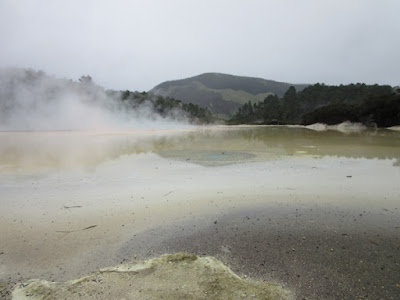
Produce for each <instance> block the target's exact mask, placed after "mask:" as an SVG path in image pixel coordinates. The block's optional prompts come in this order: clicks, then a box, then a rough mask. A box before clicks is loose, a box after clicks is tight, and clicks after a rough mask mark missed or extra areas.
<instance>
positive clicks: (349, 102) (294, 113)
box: [229, 83, 400, 127]
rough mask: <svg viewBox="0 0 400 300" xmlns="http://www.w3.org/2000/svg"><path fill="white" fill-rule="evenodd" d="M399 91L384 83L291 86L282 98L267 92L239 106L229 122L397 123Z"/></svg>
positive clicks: (399, 117)
mask: <svg viewBox="0 0 400 300" xmlns="http://www.w3.org/2000/svg"><path fill="white" fill-rule="evenodd" d="M399 94H400V90H398V89H397V90H393V88H392V87H391V86H388V85H376V84H375V85H366V84H360V83H357V84H349V85H340V86H328V85H324V84H319V83H317V84H314V85H311V86H309V87H307V88H305V89H304V90H302V91H300V92H297V91H296V89H295V88H294V87H293V86H291V87H290V88H289V89H288V90H287V91H286V93H285V94H284V96H283V97H281V98H279V97H278V96H276V95H270V96H268V97H266V98H265V99H264V101H260V102H258V103H254V104H252V103H251V102H250V101H249V102H247V103H245V104H244V105H243V106H241V107H240V108H239V109H238V110H237V112H236V113H235V114H234V116H233V117H232V118H231V119H230V120H229V123H230V124H242V123H246V124H304V125H308V124H312V123H318V122H321V123H326V124H328V125H330V124H337V123H341V122H344V121H352V122H361V123H364V124H366V125H368V126H378V127H388V126H394V125H399V124H400V95H399Z"/></svg>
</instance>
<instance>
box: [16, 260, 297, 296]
mask: <svg viewBox="0 0 400 300" xmlns="http://www.w3.org/2000/svg"><path fill="white" fill-rule="evenodd" d="M291 298H292V295H291V294H290V293H289V292H288V291H286V290H284V289H283V288H282V287H281V286H279V285H277V284H273V283H267V282H261V281H253V280H249V279H242V278H240V277H239V276H238V275H236V274H235V273H233V272H232V271H231V270H230V269H229V268H228V267H227V266H225V265H224V264H223V263H222V262H220V261H219V260H217V259H215V258H213V257H211V256H207V257H198V256H196V255H194V254H189V253H176V254H166V255H162V256H160V257H158V258H154V259H150V260H146V261H142V262H139V263H133V264H124V265H120V266H117V267H113V268H105V269H101V270H99V271H97V272H94V273H92V274H90V275H88V276H86V277H83V278H80V279H77V280H71V281H67V282H65V283H58V282H49V281H45V280H38V279H34V280H30V281H29V282H27V283H20V284H18V285H17V286H16V287H15V289H14V291H13V293H12V299H31V300H33V299H291Z"/></svg>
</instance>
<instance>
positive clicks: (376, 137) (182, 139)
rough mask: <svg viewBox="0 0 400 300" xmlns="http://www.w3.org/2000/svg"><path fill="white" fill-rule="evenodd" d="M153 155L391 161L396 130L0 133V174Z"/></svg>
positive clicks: (199, 160)
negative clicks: (340, 158) (331, 157)
mask: <svg viewBox="0 0 400 300" xmlns="http://www.w3.org/2000/svg"><path fill="white" fill-rule="evenodd" d="M139 153H155V154H157V155H160V156H162V157H165V158H168V159H174V160H181V161H187V162H190V163H196V164H200V165H205V166H217V165H227V164H233V163H240V162H252V161H266V160H276V159H280V158H283V157H288V156H313V157H325V156H333V157H346V158H367V159H393V160H395V162H394V164H395V165H399V159H400V132H396V131H391V130H386V129H379V130H364V131H361V132H352V133H342V132H338V131H333V130H328V131H323V132H318V131H314V130H310V129H307V128H290V127H273V126H272V127H252V126H247V127H223V126H221V127H204V128H195V129H192V130H183V131H180V130H165V131H153V132H152V131H147V132H143V131H142V132H134V131H123V132H87V131H68V132H0V172H2V173H14V172H19V173H25V172H27V173H29V172H32V173H35V172H40V171H43V170H46V169H47V170H52V169H57V170H63V169H70V168H89V169H90V168H95V167H96V166H99V165H101V164H102V163H104V162H107V161H110V160H115V159H117V158H119V157H121V156H125V155H132V154H139Z"/></svg>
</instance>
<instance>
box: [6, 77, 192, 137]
mask: <svg viewBox="0 0 400 300" xmlns="http://www.w3.org/2000/svg"><path fill="white" fill-rule="evenodd" d="M119 97H120V93H119V92H116V93H107V92H106V91H105V90H104V89H103V88H101V87H99V86H97V85H95V84H94V83H93V82H92V81H91V80H90V77H85V76H84V77H82V78H81V79H80V82H74V81H72V80H67V79H58V78H54V77H51V76H47V75H45V74H44V73H43V72H35V71H32V70H23V69H3V70H0V130H2V131H12V130H28V131H36V130H82V129H96V130H98V129H99V130H108V129H113V130H115V129H138V128H158V129H160V128H177V127H185V126H188V123H187V122H186V121H185V119H184V118H183V117H182V116H181V115H180V114H179V113H177V112H172V113H171V117H165V118H164V117H161V116H160V115H158V114H156V113H155V112H154V110H153V106H152V104H151V103H150V102H144V104H142V105H140V106H139V107H137V108H135V109H132V108H128V107H127V106H126V105H124V103H122V101H119ZM173 115H175V117H176V116H177V115H178V116H179V115H180V116H179V117H180V118H179V121H177V120H176V118H173Z"/></svg>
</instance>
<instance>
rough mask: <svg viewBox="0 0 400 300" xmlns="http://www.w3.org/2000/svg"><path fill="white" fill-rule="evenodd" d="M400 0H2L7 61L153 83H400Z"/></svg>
mask: <svg viewBox="0 0 400 300" xmlns="http://www.w3.org/2000/svg"><path fill="white" fill-rule="evenodd" d="M399 11H400V2H399V1H396V0H392V1H391V0H383V1H372V0H353V1H344V0H336V1H333V0H327V1H317V0H308V1H289V0H284V1H282V0H281V1H278V0H276V1H262V0H259V1H258V0H249V1H239V0H230V1H223V0H213V1H211V0H202V1H187V0H186V1H184V0H169V1H163V0H159V1H155V0H147V1H144V0H143V1H140V0H135V1H75V0H71V1H52V0H37V1H28V0H25V1H24V0H20V1H13V0H3V1H0V39H1V41H2V48H1V51H0V66H1V67H10V66H18V67H30V68H35V69H42V70H44V71H46V72H48V73H51V74H55V75H57V76H65V77H71V78H74V79H77V78H79V77H80V76H81V75H83V74H90V75H91V76H92V77H93V78H94V79H95V80H96V82H98V83H99V84H100V85H103V86H105V87H107V88H114V89H131V90H149V89H150V88H152V87H153V86H154V85H156V84H158V83H160V82H162V81H165V80H169V79H178V78H183V77H187V76H193V75H197V74H199V73H203V72H210V71H215V72H224V73H231V74H237V75H246V76H257V77H263V78H267V79H274V80H280V81H287V82H296V83H298V82H307V83H312V82H325V83H328V84H340V83H349V82H366V83H382V84H383V83H386V84H391V85H398V84H400V79H399V77H400V76H399V70H400V61H399V59H398V53H400V40H399V39H398V34H399V32H400V22H399V21H398V13H399Z"/></svg>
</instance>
